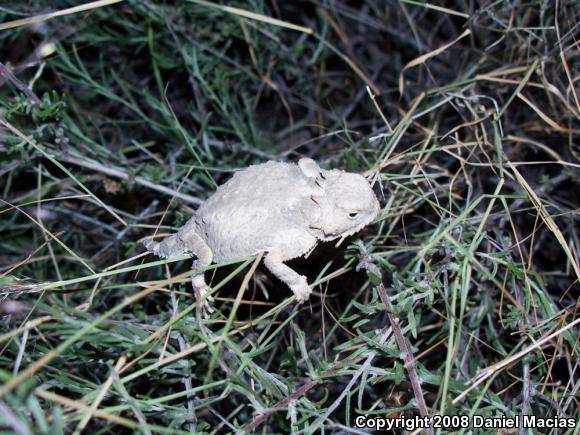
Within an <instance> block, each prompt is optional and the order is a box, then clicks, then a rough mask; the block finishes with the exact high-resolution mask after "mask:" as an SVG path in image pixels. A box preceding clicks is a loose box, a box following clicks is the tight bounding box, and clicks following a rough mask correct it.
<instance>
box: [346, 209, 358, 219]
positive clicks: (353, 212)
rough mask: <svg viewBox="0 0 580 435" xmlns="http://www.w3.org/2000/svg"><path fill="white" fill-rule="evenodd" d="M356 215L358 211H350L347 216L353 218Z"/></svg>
mask: <svg viewBox="0 0 580 435" xmlns="http://www.w3.org/2000/svg"><path fill="white" fill-rule="evenodd" d="M357 216H358V211H351V212H350V213H349V214H348V217H349V218H350V219H354V218H356V217H357Z"/></svg>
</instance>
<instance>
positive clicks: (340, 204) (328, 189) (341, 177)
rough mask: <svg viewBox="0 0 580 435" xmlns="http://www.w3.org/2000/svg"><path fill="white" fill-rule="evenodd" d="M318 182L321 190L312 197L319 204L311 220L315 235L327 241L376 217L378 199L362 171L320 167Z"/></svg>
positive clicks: (359, 228) (378, 208)
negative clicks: (313, 219)
mask: <svg viewBox="0 0 580 435" xmlns="http://www.w3.org/2000/svg"><path fill="white" fill-rule="evenodd" d="M317 183H318V184H319V185H320V187H321V188H322V189H323V191H324V194H323V195H320V196H313V197H312V200H313V201H314V202H315V203H316V204H317V205H318V206H319V208H320V209H319V213H316V215H317V219H316V221H315V222H311V223H310V228H311V230H313V231H314V235H315V236H316V238H318V239H320V240H324V241H329V240H334V239H337V238H339V237H343V238H344V237H346V236H350V235H351V234H354V233H356V232H358V231H360V230H361V229H362V228H363V227H365V226H366V225H368V224H370V223H371V222H372V221H373V219H374V218H376V217H377V215H378V213H379V210H380V205H379V201H378V200H377V197H376V195H375V193H374V192H373V190H372V189H371V186H370V185H369V183H368V181H367V180H366V179H365V178H364V177H363V176H362V175H359V174H353V173H350V172H344V171H340V170H337V169H333V170H330V171H327V170H324V169H321V170H320V175H319V177H318V178H317Z"/></svg>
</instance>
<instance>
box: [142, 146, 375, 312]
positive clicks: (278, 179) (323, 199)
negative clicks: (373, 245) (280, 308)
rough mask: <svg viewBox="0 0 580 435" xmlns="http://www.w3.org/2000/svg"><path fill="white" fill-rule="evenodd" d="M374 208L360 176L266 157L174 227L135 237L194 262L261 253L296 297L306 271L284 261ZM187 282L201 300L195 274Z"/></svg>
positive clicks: (355, 225) (201, 282) (363, 219)
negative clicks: (158, 237)
mask: <svg viewBox="0 0 580 435" xmlns="http://www.w3.org/2000/svg"><path fill="white" fill-rule="evenodd" d="M379 208H380V207H379V202H378V200H377V197H376V196H375V194H374V192H373V191H372V189H371V187H370V185H369V183H368V182H367V180H366V179H365V178H364V177H363V176H362V175H359V174H354V173H349V172H344V171H341V170H337V169H333V170H325V169H322V168H320V166H318V164H317V163H316V162H315V161H314V160H312V159H309V158H303V159H301V160H300V161H299V162H298V164H292V163H282V162H276V161H268V162H266V163H262V164H258V165H253V166H249V167H247V168H245V169H243V170H240V171H238V172H236V173H235V174H234V176H233V177H232V178H231V179H230V180H229V181H227V182H226V183H225V184H223V185H221V186H219V187H218V189H217V190H216V192H215V193H214V194H213V195H212V196H211V197H209V198H208V199H207V200H206V201H205V202H204V203H203V204H202V205H201V206H200V207H199V208H198V210H197V211H196V213H195V214H194V216H193V217H192V218H191V219H190V220H189V221H188V222H187V223H186V224H185V225H184V226H183V227H182V228H181V229H180V230H179V231H178V232H177V233H176V234H174V235H172V236H170V237H167V238H165V239H164V240H162V241H161V242H160V243H158V242H154V241H152V240H149V239H148V240H145V241H144V242H143V243H144V245H145V247H146V248H147V249H148V250H149V251H151V252H153V253H154V254H157V255H158V256H160V257H162V258H170V257H175V256H179V255H184V254H185V255H188V254H189V255H192V256H195V257H196V260H195V261H194V262H193V268H194V269H199V268H203V267H206V266H209V265H210V264H211V263H212V262H216V263H220V262H224V261H231V260H235V259H240V258H244V257H248V256H251V255H255V254H258V253H260V252H264V253H265V257H264V264H265V265H266V267H267V268H268V269H269V270H270V271H271V272H272V273H273V274H274V275H275V276H276V277H278V278H279V279H280V280H281V281H282V282H284V283H285V284H287V285H288V286H289V287H290V289H291V290H292V291H293V292H294V294H295V295H296V300H297V301H298V302H304V301H306V300H307V299H308V297H309V296H310V293H311V288H310V286H309V285H308V282H307V281H306V277H305V276H303V275H299V274H298V273H297V272H295V271H294V270H292V269H291V268H290V267H288V266H287V265H285V264H284V262H285V261H287V260H290V259H293V258H296V257H301V256H307V255H308V254H309V253H310V252H311V251H312V250H313V249H314V248H315V246H316V244H317V243H318V241H321V240H322V241H329V240H334V239H337V238H339V237H342V238H343V239H344V238H345V237H347V236H349V235H351V234H353V233H355V232H357V231H359V230H360V229H362V228H363V227H364V226H366V225H368V224H369V223H370V222H371V221H372V220H373V219H374V218H375V217H376V216H377V214H378V212H379ZM341 241H342V240H341ZM192 284H193V288H194V290H195V292H196V296H198V297H200V296H201V300H202V301H205V300H206V295H207V292H208V290H209V288H208V285H207V284H206V282H205V279H204V275H203V273H199V274H196V275H194V276H193V278H192Z"/></svg>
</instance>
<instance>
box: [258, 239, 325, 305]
mask: <svg viewBox="0 0 580 435" xmlns="http://www.w3.org/2000/svg"><path fill="white" fill-rule="evenodd" d="M278 240H280V241H282V240H283V241H284V242H283V243H279V244H277V245H276V244H275V245H274V246H275V247H274V248H272V249H271V250H270V251H269V252H268V253H267V254H266V257H265V258H264V265H265V266H266V267H267V268H268V270H270V272H272V273H273V274H274V275H275V276H276V277H277V278H278V279H279V280H280V281H282V282H283V283H285V284H286V285H288V287H290V289H291V290H292V291H293V292H294V294H295V295H296V300H297V301H298V302H299V303H302V302H304V301H306V300H308V298H309V297H310V293H312V289H311V288H310V286H309V285H308V282H307V281H306V277H305V276H303V275H300V274H299V273H297V272H296V271H295V270H293V269H291V268H290V267H288V266H287V265H285V264H284V261H288V260H291V259H292V258H296V257H301V256H304V255H305V254H306V253H308V252H310V251H311V250H312V249H313V248H314V246H316V243H317V240H316V239H315V238H314V237H313V236H311V235H310V234H307V233H304V232H302V231H289V232H287V233H284V234H282V235H280V236H279V238H278Z"/></svg>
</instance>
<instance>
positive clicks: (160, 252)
mask: <svg viewBox="0 0 580 435" xmlns="http://www.w3.org/2000/svg"><path fill="white" fill-rule="evenodd" d="M142 243H143V245H144V246H145V248H146V249H147V250H148V251H149V252H151V253H153V254H155V255H157V256H158V257H161V258H170V257H175V256H177V255H181V254H182V253H183V252H180V251H182V250H181V249H178V247H177V244H178V241H177V237H176V235H175V234H174V235H173V236H169V237H167V238H165V239H163V240H162V241H161V242H155V241H153V240H151V239H146V240H143V242H142Z"/></svg>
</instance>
